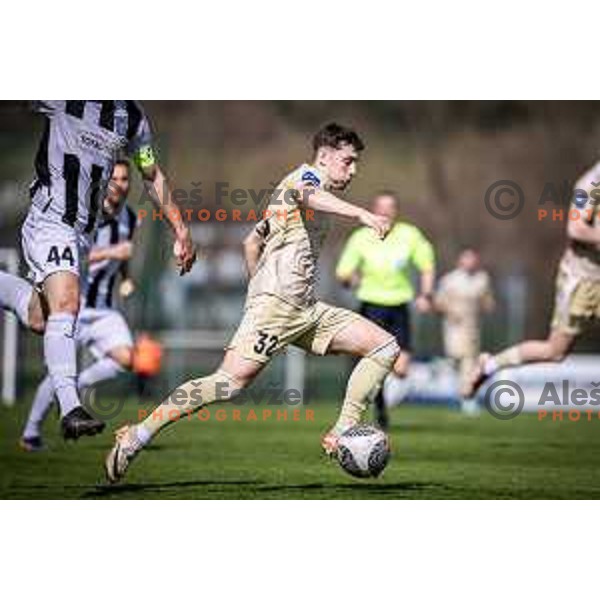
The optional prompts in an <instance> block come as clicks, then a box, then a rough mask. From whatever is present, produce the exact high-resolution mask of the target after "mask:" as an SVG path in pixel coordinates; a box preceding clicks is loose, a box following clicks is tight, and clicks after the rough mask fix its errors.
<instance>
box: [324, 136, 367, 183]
mask: <svg viewBox="0 0 600 600" xmlns="http://www.w3.org/2000/svg"><path fill="white" fill-rule="evenodd" d="M357 161H358V152H357V151H356V150H355V148H354V146H351V145H350V144H342V145H341V146H340V147H339V148H321V149H320V150H319V152H318V154H317V166H319V168H321V169H323V170H324V171H325V173H326V174H327V178H328V179H329V187H330V188H331V189H333V190H343V189H345V188H346V187H348V185H349V184H350V182H351V181H352V178H353V177H354V175H355V174H356V163H357Z"/></svg>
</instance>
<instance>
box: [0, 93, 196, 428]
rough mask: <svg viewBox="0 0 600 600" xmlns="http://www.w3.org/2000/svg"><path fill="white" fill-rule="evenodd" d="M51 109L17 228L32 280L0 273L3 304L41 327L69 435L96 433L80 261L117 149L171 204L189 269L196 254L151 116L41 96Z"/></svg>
mask: <svg viewBox="0 0 600 600" xmlns="http://www.w3.org/2000/svg"><path fill="white" fill-rule="evenodd" d="M35 108H36V110H38V111H39V112H41V113H42V114H43V115H44V116H45V117H46V128H45V131H44V134H43V136H42V140H41V143H40V147H39V150H38V154H37V157H36V161H35V170H36V177H35V179H34V181H33V183H32V185H31V206H30V209H29V213H28V215H27V218H26V220H25V223H24V225H23V228H22V230H21V234H22V247H23V254H24V256H25V260H26V262H27V265H28V266H29V270H30V279H31V281H32V283H33V286H32V285H30V284H29V283H27V282H26V281H24V280H22V279H20V278H18V277H14V276H12V275H8V274H6V273H2V272H0V305H1V306H2V307H3V308H5V309H8V310H11V311H13V312H14V313H15V314H16V315H17V316H18V317H19V319H20V321H21V322H22V323H23V324H24V325H26V326H27V327H29V328H30V329H32V330H33V331H36V332H38V333H42V332H43V334H44V359H45V363H46V366H47V369H48V373H49V376H50V378H51V381H52V384H53V387H54V391H55V393H56V397H57V399H58V402H59V405H60V410H61V417H62V421H61V426H62V430H63V436H64V437H65V438H66V439H68V438H73V439H77V438H78V437H80V436H81V435H95V434H96V433H99V432H100V431H101V430H102V429H103V427H104V424H103V423H102V422H101V421H98V420H97V419H94V418H93V417H91V416H90V415H89V414H88V413H87V412H86V411H85V410H84V409H83V407H82V406H81V403H80V400H79V396H78V393H77V387H76V376H77V365H76V343H75V325H76V319H77V314H78V312H79V301H80V283H79V278H80V276H81V275H82V266H81V265H82V264H83V263H84V262H85V260H86V258H87V255H88V253H89V248H90V244H91V238H92V235H93V233H94V231H95V228H96V225H97V216H98V215H97V213H98V208H99V201H100V199H102V198H103V197H104V189H105V186H106V183H107V180H108V179H109V178H110V177H111V174H112V170H113V166H114V164H115V162H116V160H117V158H118V156H119V154H120V153H126V154H128V155H130V156H132V157H133V160H134V162H135V164H136V166H137V167H138V168H139V170H140V172H141V174H142V176H143V178H144V180H145V182H146V184H147V186H148V187H149V191H150V195H151V196H152V197H153V199H154V200H155V202H156V203H157V204H158V205H160V206H167V205H170V206H169V208H170V209H171V210H169V211H167V218H168V219H169V224H170V225H171V227H172V229H173V232H174V234H175V238H176V241H177V244H176V245H175V247H176V251H177V261H178V264H179V267H180V269H181V271H182V273H183V272H187V271H189V269H191V267H192V264H193V262H194V260H195V251H194V246H193V243H192V240H191V236H190V232H189V228H188V227H187V225H186V224H185V223H184V221H183V219H181V218H180V217H178V216H177V214H176V212H175V211H174V210H173V206H172V204H171V194H170V192H169V190H168V187H167V186H166V180H165V176H164V174H163V172H162V170H161V169H160V167H159V165H158V164H157V162H156V159H155V155H154V151H153V148H152V140H151V133H150V127H149V124H148V120H147V118H146V116H145V115H144V112H143V110H142V109H141V107H140V106H139V105H138V104H137V103H135V102H133V101H130V100H123V101H119V100H102V101H92V100H87V101H85V100H58V101H41V102H38V103H36V104H35Z"/></svg>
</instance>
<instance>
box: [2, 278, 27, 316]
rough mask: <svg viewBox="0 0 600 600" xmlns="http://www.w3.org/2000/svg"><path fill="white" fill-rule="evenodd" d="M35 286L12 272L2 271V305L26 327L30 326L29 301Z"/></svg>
mask: <svg viewBox="0 0 600 600" xmlns="http://www.w3.org/2000/svg"><path fill="white" fill-rule="evenodd" d="M32 293H33V286H32V285H31V284H30V283H29V282H27V281H25V279H21V277H17V276H16V275H11V274H10V273H5V272H4V271H0V306H2V308H4V309H6V310H10V311H11V312H13V313H14V314H15V315H17V318H18V319H19V321H21V323H22V324H23V325H25V327H29V301H30V300H31V294H32Z"/></svg>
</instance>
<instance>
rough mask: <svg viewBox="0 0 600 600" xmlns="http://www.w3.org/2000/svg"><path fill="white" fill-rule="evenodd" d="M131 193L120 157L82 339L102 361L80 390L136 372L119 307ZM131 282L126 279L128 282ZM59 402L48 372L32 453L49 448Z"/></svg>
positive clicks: (87, 287)
mask: <svg viewBox="0 0 600 600" xmlns="http://www.w3.org/2000/svg"><path fill="white" fill-rule="evenodd" d="M128 192H129V163H128V162H127V161H125V160H119V161H117V162H116V164H115V167H114V169H113V176H112V178H111V185H110V188H109V190H108V193H107V195H106V198H105V200H104V202H103V205H102V216H101V218H100V222H99V225H98V229H97V230H96V234H95V236H94V243H93V246H92V250H91V252H90V254H89V258H88V261H89V270H88V275H87V278H86V280H85V282H84V285H83V293H82V298H81V305H82V309H81V311H80V312H79V317H78V325H77V343H78V345H79V346H81V347H84V348H87V349H88V350H89V351H90V353H91V354H92V355H93V356H94V358H95V359H96V361H95V362H94V363H93V364H92V365H91V366H89V367H88V368H86V369H85V370H84V371H83V372H81V373H80V374H79V377H78V379H77V386H78V389H79V392H80V393H82V392H83V391H84V390H86V389H88V388H90V387H92V386H95V385H97V384H99V383H100V382H103V381H107V380H109V379H113V378H114V377H116V376H117V375H119V374H120V373H123V372H125V371H128V370H131V368H132V364H133V360H132V355H133V338H132V335H131V332H130V330H129V326H128V325H127V322H126V321H125V319H124V317H123V315H122V314H121V312H120V311H119V310H117V309H116V308H114V307H113V304H114V290H115V283H116V282H117V280H118V278H119V276H122V275H123V274H124V272H125V267H126V266H127V262H128V261H129V259H130V258H131V255H132V251H133V245H132V239H133V235H134V233H135V230H136V228H137V224H138V220H137V217H136V214H135V212H134V211H133V210H131V208H129V207H128V206H127V205H126V204H125V201H126V199H127V195H128ZM128 281H129V280H128V279H125V278H124V279H123V281H122V283H126V282H128ZM130 286H131V283H130V282H129V286H128V287H130ZM126 291H129V290H126ZM53 403H54V387H53V385H52V380H51V379H50V376H49V375H47V376H46V377H45V378H44V380H43V381H42V383H41V384H40V385H39V386H38V389H37V391H36V394H35V397H34V402H33V405H32V407H31V411H30V412H29V417H28V419H27V423H26V425H25V429H24V431H23V435H22V437H21V440H20V446H21V448H23V449H24V450H26V451H28V452H32V451H36V450H41V449H42V448H43V442H42V435H41V427H42V424H43V422H44V420H45V418H46V417H47V415H48V413H49V411H50V408H51V406H52V404H53Z"/></svg>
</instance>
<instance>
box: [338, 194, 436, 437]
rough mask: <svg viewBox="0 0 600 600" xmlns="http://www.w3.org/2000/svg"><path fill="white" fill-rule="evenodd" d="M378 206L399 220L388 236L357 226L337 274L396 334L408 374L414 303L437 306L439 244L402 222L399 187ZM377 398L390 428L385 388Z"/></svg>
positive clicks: (368, 312) (381, 419)
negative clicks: (414, 277)
mask: <svg viewBox="0 0 600 600" xmlns="http://www.w3.org/2000/svg"><path fill="white" fill-rule="evenodd" d="M372 211H373V213H374V214H376V215H380V216H382V217H385V218H386V219H388V220H389V221H390V223H393V226H392V228H391V230H390V232H389V234H388V235H387V237H386V238H385V239H384V240H383V241H382V240H381V239H379V238H378V237H377V235H375V233H374V232H373V230H372V229H370V228H368V227H361V228H360V229H357V230H356V231H355V232H354V233H352V235H351V236H350V238H349V239H348V242H347V243H346V245H345V247H344V249H343V251H342V255H341V257H340V259H339V262H338V265H337V268H336V276H337V278H338V280H339V281H340V282H341V283H342V284H344V285H347V286H349V287H352V288H354V289H355V291H356V297H357V298H358V299H359V300H360V302H361V305H360V313H361V314H362V315H364V316H365V317H367V319H370V320H371V321H374V322H375V323H377V324H378V325H379V326H380V327H382V328H383V329H385V330H386V331H387V332H388V333H391V334H392V335H393V336H394V337H395V338H396V341H397V342H398V344H399V345H400V347H401V348H402V353H401V354H400V356H399V357H398V360H396V362H395V364H394V370H393V372H394V374H395V375H396V376H397V377H406V374H407V371H408V367H409V364H410V352H411V331H410V329H411V326H410V303H411V302H412V301H413V300H414V301H415V308H416V309H417V311H418V312H420V313H428V312H430V311H431V309H432V300H433V286H434V280H435V257H434V252H433V247H432V245H431V244H430V243H429V241H428V240H427V238H426V237H425V236H424V235H423V233H422V232H421V231H420V230H419V229H418V228H417V227H415V226H414V225H411V224H410V223H406V222H403V221H398V200H397V197H396V195H395V194H394V193H393V192H382V193H380V194H378V195H377V196H375V198H374V199H373V202H372ZM413 267H416V269H417V270H418V271H419V273H420V285H419V293H418V294H416V298H415V289H414V286H413V284H412V281H411V271H412V268H413ZM374 403H375V418H376V420H377V423H378V424H379V426H380V427H381V428H383V429H387V428H388V425H389V418H388V414H387V410H386V407H385V400H384V397H383V387H382V388H381V389H380V390H379V392H378V393H377V395H376V397H375V402H374Z"/></svg>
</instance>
